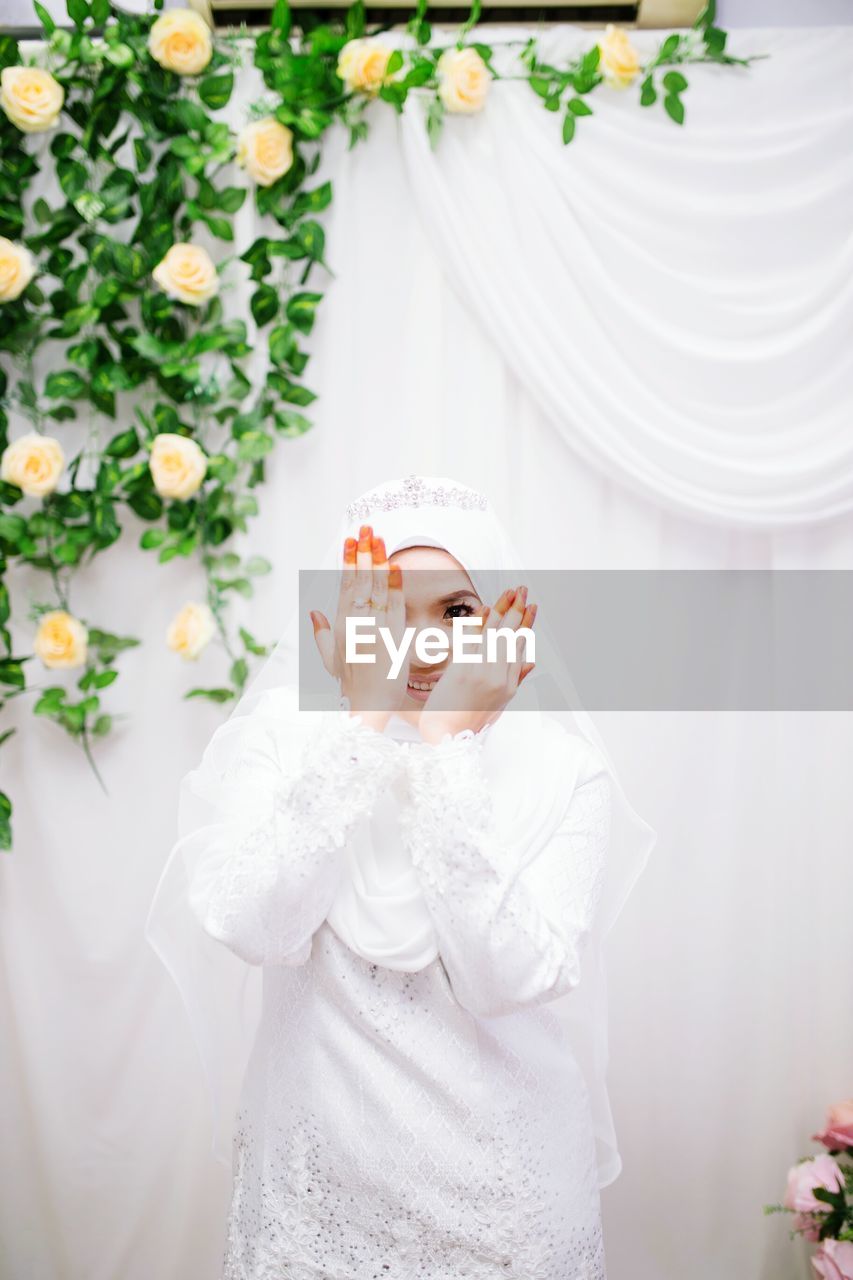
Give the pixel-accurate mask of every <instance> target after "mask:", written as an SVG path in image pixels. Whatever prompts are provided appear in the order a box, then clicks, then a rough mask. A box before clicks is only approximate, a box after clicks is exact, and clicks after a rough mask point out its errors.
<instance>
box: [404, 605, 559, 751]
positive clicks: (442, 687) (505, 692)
mask: <svg viewBox="0 0 853 1280" xmlns="http://www.w3.org/2000/svg"><path fill="white" fill-rule="evenodd" d="M536 608H537V606H536V605H535V604H528V603H527V587H517V588H516V589H514V590H512V589H510V590H507V591H504V593H503V594H502V595H501V596H500V598H499V599H498V600H497V601H496V603H495V604H494V605H493V606H492V608H491V609H490V608H489V607H488V605H484V606H483V608H482V610H481V611H480V614H481V617H483V618H484V624H483V649H484V655H483V661H482V662H474V663H451V664H450V665H449V666H448V667H447V669H446V670H445V671H444V673H443V674H442V676H441V679H440V680H439V681H438V682H437V684H436V686H435V688H434V689H433V691H432V693H431V694H430V695H429V697H428V698H427V700H426V702H425V703H424V708H423V711H422V712H421V715H420V719H419V722H418V723H419V727H420V731H421V736H422V737H423V739H424V740H425V741H426V742H431V743H433V744H435V743H438V742H441V740H442V738H443V737H444V736H445V735H446V734H448V733H449V734H451V736H452V735H455V734H457V733H460V732H461V731H462V730H463V729H471V730H472V731H473V732H474V733H478V732H479V731H480V730H481V729H483V728H485V726H486V725H487V724H492V723H493V722H494V721H495V720H497V718H498V716H499V715H500V714H501V712H502V711H503V710H504V708H505V707H506V705H507V703H508V702H509V701H510V699H511V698H512V697H513V696H514V695H515V691H516V690H517V688H518V686H519V685H520V684H521V682H522V680H523V679H524V678H525V676H527V675H528V674H529V673H530V672H531V671H532V670H533V665H534V664H533V663H532V662H523V661H522V659H521V657H517V658H516V661H514V662H511V661H509V658H508V653H507V645H506V644H505V643H500V642H499V643H497V645H496V648H497V657H496V661H494V662H487V661H485V645H486V634H485V633H486V630H487V629H488V628H489V627H495V628H496V627H512V628H513V630H515V631H517V630H518V629H519V628H520V627H532V626H533V621H534V619H535V617H536ZM519 650H521V652H523V648H522V646H521V645H517V646H516V652H517V653H518V651H519Z"/></svg>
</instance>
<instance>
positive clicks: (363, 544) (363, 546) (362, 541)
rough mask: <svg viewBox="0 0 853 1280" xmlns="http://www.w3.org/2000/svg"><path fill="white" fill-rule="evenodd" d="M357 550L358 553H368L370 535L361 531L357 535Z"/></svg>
mask: <svg viewBox="0 0 853 1280" xmlns="http://www.w3.org/2000/svg"><path fill="white" fill-rule="evenodd" d="M358 549H359V551H367V552H369V551H370V533H369V532H368V533H365V532H364V530H362V532H361V533H360V534H359V535H358Z"/></svg>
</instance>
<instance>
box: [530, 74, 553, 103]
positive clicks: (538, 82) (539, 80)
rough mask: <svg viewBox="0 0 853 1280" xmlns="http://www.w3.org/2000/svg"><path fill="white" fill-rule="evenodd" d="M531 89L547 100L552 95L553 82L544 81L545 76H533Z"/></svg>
mask: <svg viewBox="0 0 853 1280" xmlns="http://www.w3.org/2000/svg"><path fill="white" fill-rule="evenodd" d="M530 87H531V89H532V90H533V92H534V93H537V94H538V95H539V97H540V98H547V97H549V95H550V93H551V81H550V80H546V79H544V77H543V76H531V77H530Z"/></svg>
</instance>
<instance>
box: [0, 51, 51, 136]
mask: <svg viewBox="0 0 853 1280" xmlns="http://www.w3.org/2000/svg"><path fill="white" fill-rule="evenodd" d="M64 101H65V90H64V89H63V87H62V85H61V84H59V83H58V81H56V80H54V78H53V76H52V75H51V74H50V72H49V71H45V70H44V69H43V68H42V67H4V68H3V70H2V71H0V107H2V108H3V110H4V111H5V112H6V115H7V116H8V117H9V119H10V120H11V121H12V124H14V125H17V127H18V128H19V129H22V130H23V132H24V133H43V132H44V130H45V129H52V128H53V127H54V125H55V124H56V122H57V120H58V119H59V113H60V111H61V110H62V104H63V102H64Z"/></svg>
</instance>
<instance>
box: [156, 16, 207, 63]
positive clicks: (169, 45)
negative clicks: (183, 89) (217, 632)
mask: <svg viewBox="0 0 853 1280" xmlns="http://www.w3.org/2000/svg"><path fill="white" fill-rule="evenodd" d="M148 52H149V53H150V54H151V57H152V58H153V59H154V61H155V62H159V63H160V66H161V67H165V68H166V70H167V71H176V72H177V73H178V75H180V76H195V75H198V73H199V71H203V70H204V68H205V67H206V66H207V64H208V62H210V59H211V58H212V57H213V39H212V36H211V31H210V27H209V26H208V25H207V23H206V22H205V20H204V18H203V17H202V16H201V14H200V13H196V11H195V10H194V9H168V10H167V11H166V13H164V14H163V15H162V16H161V17H159V18H158V19H157V21H156V22H155V23H154V26H153V27H152V28H151V30H150V31H149V33H148Z"/></svg>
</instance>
